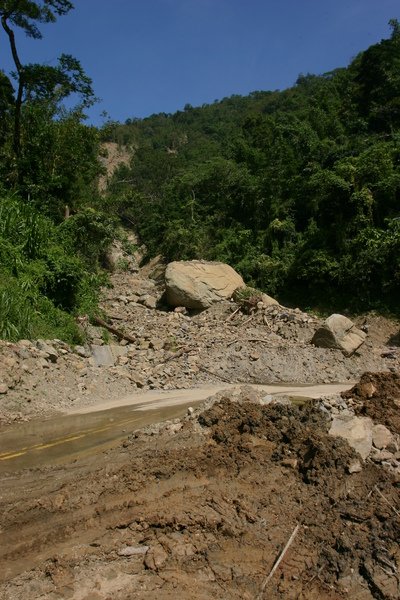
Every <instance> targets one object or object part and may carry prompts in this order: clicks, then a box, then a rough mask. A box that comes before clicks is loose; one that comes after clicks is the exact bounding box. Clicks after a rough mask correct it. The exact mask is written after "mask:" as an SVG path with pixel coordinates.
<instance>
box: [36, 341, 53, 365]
mask: <svg viewBox="0 0 400 600" xmlns="http://www.w3.org/2000/svg"><path fill="white" fill-rule="evenodd" d="M36 347H37V348H38V349H39V350H41V351H42V352H45V354H46V358H48V359H49V361H50V362H52V363H55V362H57V360H58V352H57V350H55V349H54V348H53V346H50V344H47V343H46V342H45V341H44V340H38V341H37V342H36Z"/></svg>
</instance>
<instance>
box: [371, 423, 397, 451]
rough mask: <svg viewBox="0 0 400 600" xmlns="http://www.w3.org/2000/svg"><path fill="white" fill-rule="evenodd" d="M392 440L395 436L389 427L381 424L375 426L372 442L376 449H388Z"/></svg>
mask: <svg viewBox="0 0 400 600" xmlns="http://www.w3.org/2000/svg"><path fill="white" fill-rule="evenodd" d="M392 440H393V435H392V434H391V432H390V431H389V429H388V428H387V427H385V426H384V425H381V424H379V425H374V428H373V430H372V442H373V444H374V446H375V448H378V449H379V450H382V449H383V448H386V447H387V446H388V445H389V444H390V442H391V441H392Z"/></svg>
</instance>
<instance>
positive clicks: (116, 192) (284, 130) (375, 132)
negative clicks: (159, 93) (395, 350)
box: [102, 21, 400, 309]
mask: <svg viewBox="0 0 400 600" xmlns="http://www.w3.org/2000/svg"><path fill="white" fill-rule="evenodd" d="M391 26H392V35H391V37H390V39H386V40H382V41H381V42H380V43H379V44H376V45H374V46H371V47H370V48H368V49H367V50H366V51H365V52H362V53H361V54H360V55H359V56H357V57H356V58H355V60H353V62H352V63H351V64H350V66H349V67H348V68H343V69H337V70H335V71H333V72H330V73H326V74H324V75H321V76H313V75H306V76H300V77H299V78H298V81H297V82H296V85H295V86H294V87H292V88H290V89H287V90H285V91H282V92H279V91H276V92H254V93H252V94H250V95H249V96H247V97H241V96H233V97H231V98H226V99H224V100H222V101H220V102H217V101H216V102H215V103H214V104H212V105H204V106H202V107H199V108H193V107H191V106H190V105H187V106H186V107H185V109H184V110H183V111H180V112H177V113H175V114H172V115H171V114H158V115H153V116H151V117H149V118H147V119H144V120H129V121H127V122H126V123H125V124H124V125H122V124H117V123H112V122H109V123H107V124H106V125H105V127H104V128H103V131H102V135H103V139H106V140H109V141H116V142H118V143H120V144H124V145H128V146H130V147H131V148H132V153H133V158H132V162H131V166H130V167H129V168H128V167H126V166H124V167H121V168H120V170H119V171H118V172H117V173H116V175H115V177H114V180H113V181H112V184H111V186H110V190H109V198H108V202H109V204H110V206H112V207H114V208H115V210H116V211H117V212H118V213H119V214H120V216H122V217H126V218H128V219H130V220H131V221H134V222H135V223H136V224H137V226H138V228H139V233H140V235H141V237H142V239H143V241H144V242H145V243H146V244H147V246H148V249H149V253H150V254H151V255H154V254H159V253H162V254H164V255H165V256H166V257H167V258H168V259H190V258H205V259H218V260H223V261H226V262H228V263H229V264H231V265H232V266H234V267H236V268H237V269H238V270H239V271H240V272H241V273H242V275H243V276H244V278H245V279H246V280H247V281H248V282H249V283H251V284H253V285H256V286H259V287H261V288H262V289H265V290H266V291H268V292H269V293H272V294H277V295H278V296H279V298H280V299H282V300H285V301H293V302H298V303H302V304H303V305H305V306H307V305H308V306H311V305H316V304H319V305H325V306H329V305H331V306H336V307H338V306H341V307H344V306H349V307H352V308H372V307H377V308H392V309H396V308H398V306H399V299H400V296H399V291H400V145H399V142H400V129H399V127H400V28H399V24H398V23H397V21H392V22H391Z"/></svg>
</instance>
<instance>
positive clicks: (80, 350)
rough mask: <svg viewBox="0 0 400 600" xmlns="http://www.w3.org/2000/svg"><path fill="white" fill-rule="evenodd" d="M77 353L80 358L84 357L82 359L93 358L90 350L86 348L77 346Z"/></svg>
mask: <svg viewBox="0 0 400 600" xmlns="http://www.w3.org/2000/svg"><path fill="white" fill-rule="evenodd" d="M75 352H76V353H77V355H78V356H82V358H89V357H90V356H91V353H90V350H89V348H85V347H84V346H75Z"/></svg>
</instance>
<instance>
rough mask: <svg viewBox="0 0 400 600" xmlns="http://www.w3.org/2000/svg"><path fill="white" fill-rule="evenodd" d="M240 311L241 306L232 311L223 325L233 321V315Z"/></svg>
mask: <svg viewBox="0 0 400 600" xmlns="http://www.w3.org/2000/svg"><path fill="white" fill-rule="evenodd" d="M240 309H241V306H239V307H238V308H237V309H236V310H234V311H233V313H232V314H230V315H229V317H228V318H227V319H225V323H228V322H229V321H232V319H234V317H235V315H237V313H238V312H239V310H240Z"/></svg>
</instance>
